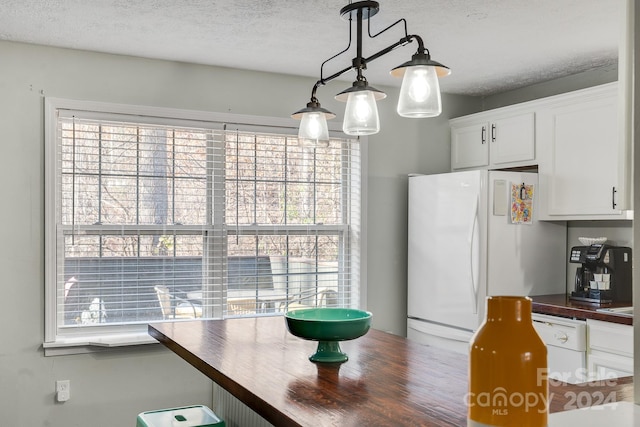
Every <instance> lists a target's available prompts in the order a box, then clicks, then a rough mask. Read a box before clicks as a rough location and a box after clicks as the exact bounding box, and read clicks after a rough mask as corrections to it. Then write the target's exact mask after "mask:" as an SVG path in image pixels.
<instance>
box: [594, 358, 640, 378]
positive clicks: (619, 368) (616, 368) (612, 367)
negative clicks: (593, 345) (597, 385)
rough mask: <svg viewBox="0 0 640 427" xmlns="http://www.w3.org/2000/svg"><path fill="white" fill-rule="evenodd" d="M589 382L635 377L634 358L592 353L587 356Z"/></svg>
mask: <svg viewBox="0 0 640 427" xmlns="http://www.w3.org/2000/svg"><path fill="white" fill-rule="evenodd" d="M587 360H588V362H587V363H588V365H589V380H592V381H604V380H610V379H614V378H620V377H629V376H633V358H632V357H625V356H620V355H618V354H612V353H605V352H600V351H598V352H592V353H590V354H589V355H588V356H587Z"/></svg>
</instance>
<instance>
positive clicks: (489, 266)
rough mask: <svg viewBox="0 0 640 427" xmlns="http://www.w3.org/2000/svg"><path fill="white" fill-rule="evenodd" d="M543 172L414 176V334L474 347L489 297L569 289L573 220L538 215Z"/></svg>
mask: <svg viewBox="0 0 640 427" xmlns="http://www.w3.org/2000/svg"><path fill="white" fill-rule="evenodd" d="M537 191H538V175H537V174H536V173H525V172H503V171H484V170H483V171H468V172H453V173H445V174H437V175H417V176H410V177H409V210H408V213H409V218H408V225H409V227H408V234H409V235H408V243H409V248H408V306H407V314H408V319H407V336H408V338H409V339H413V340H416V341H419V342H422V343H425V344H430V345H435V346H439V347H445V348H449V349H452V350H455V351H459V352H463V353H464V352H468V343H469V340H470V338H471V336H472V334H473V332H474V331H475V330H476V329H477V328H478V327H479V326H480V324H481V322H482V320H483V319H484V312H485V304H486V297H487V296H488V295H518V296H525V295H529V296H530V295H546V294H558V293H566V253H567V248H566V236H567V233H566V223H565V222H543V221H538V219H537V217H538V215H537V212H536V197H537V196H538V194H537Z"/></svg>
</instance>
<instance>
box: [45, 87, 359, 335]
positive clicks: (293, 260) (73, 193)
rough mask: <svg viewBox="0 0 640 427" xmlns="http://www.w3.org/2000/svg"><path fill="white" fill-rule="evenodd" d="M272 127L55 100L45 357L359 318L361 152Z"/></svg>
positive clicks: (345, 143) (352, 144)
mask: <svg viewBox="0 0 640 427" xmlns="http://www.w3.org/2000/svg"><path fill="white" fill-rule="evenodd" d="M230 119H231V120H230ZM273 121H274V120H268V119H255V118H253V119H252V118H247V117H232V116H224V117H222V116H220V115H217V116H214V115H211V114H207V113H201V112H187V111H172V110H159V109H150V108H139V107H137V108H134V107H126V106H112V105H106V104H94V103H83V102H76V101H66V100H55V99H54V100H48V101H47V127H46V128H47V134H46V144H47V156H46V157H47V158H46V166H47V197H46V209H47V214H46V217H47V218H46V219H47V224H46V225H47V226H46V232H47V246H46V247H47V257H46V260H47V274H46V289H47V305H46V307H47V316H46V319H47V325H46V326H47V328H46V337H45V347H57V346H61V345H92V344H96V345H116V344H114V343H123V342H124V343H126V342H128V341H134V342H135V341H136V338H135V334H139V333H143V334H144V333H145V332H146V325H147V323H149V322H154V321H162V320H165V321H166V320H183V319H199V318H225V317H238V316H258V315H277V314H281V313H283V312H284V311H286V310H287V309H288V308H291V307H309V306H319V305H321V306H351V307H358V306H359V305H360V299H359V291H360V285H359V282H360V281H359V268H360V261H359V260H360V256H359V253H360V251H359V248H360V241H359V236H360V179H361V169H360V157H361V156H360V145H359V142H358V141H357V140H350V139H343V138H339V137H335V138H332V139H331V141H330V142H329V143H328V144H326V145H325V146H319V147H310V146H307V145H304V144H302V143H301V141H298V140H297V138H296V136H295V135H293V134H292V131H293V130H292V129H291V128H288V127H283V126H278V124H277V123H276V124H275V125H274V124H273V123H271V122H273ZM232 122H233V123H234V124H231V123H232ZM256 122H260V123H256ZM267 125H268V126H267ZM127 336H134V338H128V339H127V338H126V337H127ZM123 337H125V338H123Z"/></svg>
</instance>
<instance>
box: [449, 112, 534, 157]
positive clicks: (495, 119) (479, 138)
mask: <svg viewBox="0 0 640 427" xmlns="http://www.w3.org/2000/svg"><path fill="white" fill-rule="evenodd" d="M449 123H450V126H451V169H452V170H459V169H478V168H481V169H485V168H489V169H500V168H506V167H516V166H529V165H532V164H535V158H536V151H535V146H536V141H535V113H534V111H532V110H530V109H529V108H520V107H506V108H500V109H496V110H491V111H487V112H483V113H478V114H473V115H470V116H465V117H460V118H457V119H452V120H450V121H449Z"/></svg>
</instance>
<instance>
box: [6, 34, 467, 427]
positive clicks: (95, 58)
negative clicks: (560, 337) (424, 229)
mask: <svg viewBox="0 0 640 427" xmlns="http://www.w3.org/2000/svg"><path fill="white" fill-rule="evenodd" d="M0 58H2V60H1V61H0V117H1V119H0V129H1V132H0V135H1V138H2V140H1V141H0V182H1V183H2V184H0V200H2V209H0V221H1V222H2V223H3V224H5V226H4V228H3V231H2V242H3V244H2V245H0V269H1V270H2V271H3V272H4V274H3V276H2V279H0V280H1V285H0V287H1V288H2V291H3V302H4V304H3V309H2V310H0V322H1V324H2V325H3V326H2V329H0V331H1V332H0V343H1V344H0V417H1V418H0V425H3V426H5V425H6V426H12V427H37V426H48V427H70V426H85V425H91V426H94V427H102V426H104V427H113V426H126V425H134V423H135V418H136V415H137V414H138V413H139V412H142V411H145V410H150V409H158V408H165V407H170V406H177V405H183V404H207V405H208V404H210V403H211V398H212V390H211V383H210V382H209V381H208V380H207V379H205V377H204V376H203V375H201V374H200V373H199V372H197V371H196V370H195V369H193V368H191V367H190V366H189V365H187V364H186V363H185V362H183V361H182V360H181V359H179V358H178V357H177V356H174V355H173V353H171V352H169V351H167V350H165V349H164V348H162V347H161V346H159V345H150V346H144V347H141V348H127V349H121V350H112V351H107V352H102V353H93V354H80V355H71V356H55V357H44V355H43V350H42V341H43V336H44V274H43V269H44V235H43V232H44V205H43V198H44V174H43V168H44V165H43V159H44V154H43V150H44V139H43V135H44V130H43V100H44V96H51V97H60V98H70V99H80V100H92V101H103V102H116V103H128V104H137V105H149V106H159V107H171V108H184V109H194V110H206V111H215V112H225V113H226V112H232V113H239V114H252V115H262V116H274V117H288V116H289V115H290V114H291V112H293V111H296V110H297V109H299V108H301V107H302V106H304V104H305V103H306V102H307V101H308V96H309V94H310V90H311V86H312V84H313V83H314V82H315V81H314V80H312V79H305V78H299V77H292V76H285V75H275V74H265V73H255V72H249V71H240V70H232V69H224V68H215V67H206V66H201V65H193V64H184V63H176V62H166V61H155V60H147V59H141V58H133V57H125V56H113V55H105V54H98V53H91V52H82V51H72V50H64V49H54V48H46V47H41V46H34V45H27V44H18V43H10V42H5V41H0ZM346 86H348V83H344V82H332V83H331V84H329V85H328V86H327V87H324V88H321V89H320V90H319V96H320V99H321V101H322V103H323V106H325V107H326V108H328V109H330V110H333V111H335V112H339V113H340V114H341V112H342V111H343V109H344V104H341V103H338V102H336V101H334V100H333V94H335V93H337V92H339V91H340V90H342V89H344V87H346ZM386 90H387V92H388V95H389V97H388V98H387V99H386V100H385V101H382V102H381V103H380V114H381V122H382V129H383V130H382V132H380V134H378V135H374V136H371V137H370V138H369V141H368V147H369V149H368V163H369V176H368V180H367V182H366V186H367V189H366V190H367V197H368V205H367V208H366V211H365V215H366V216H367V218H368V230H369V233H368V234H367V236H366V238H367V246H366V250H367V252H368V269H367V272H366V275H367V287H368V289H367V291H368V294H367V306H368V309H369V310H371V311H372V312H373V313H374V327H376V328H378V329H383V330H388V331H391V332H393V333H397V334H404V332H405V316H406V309H405V307H406V271H405V270H406V246H407V243H406V240H407V238H406V235H407V227H406V202H407V200H406V192H407V174H409V173H411V172H420V173H433V172H444V171H448V170H449V130H448V125H447V119H448V118H449V117H453V116H459V115H463V114H467V113H470V112H472V111H477V110H478V109H479V108H480V101H479V100H473V99H466V98H464V97H456V96H452V97H448V96H445V98H444V100H443V103H444V106H445V109H446V113H445V114H443V116H442V117H440V118H437V119H431V120H417V121H416V120H410V119H403V118H400V117H399V116H397V114H396V113H395V99H396V98H397V90H396V89H392V88H386ZM336 120H340V118H337V119H336ZM57 379H70V380H71V400H69V401H68V402H66V403H64V404H59V403H55V401H54V384H55V380H57Z"/></svg>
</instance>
